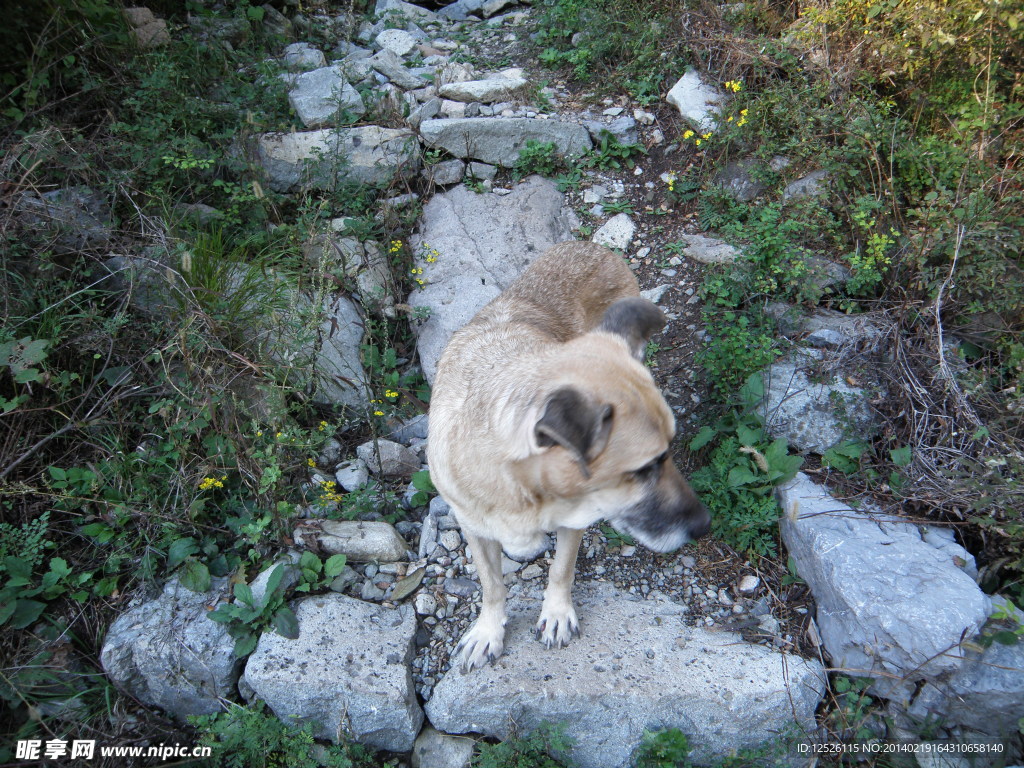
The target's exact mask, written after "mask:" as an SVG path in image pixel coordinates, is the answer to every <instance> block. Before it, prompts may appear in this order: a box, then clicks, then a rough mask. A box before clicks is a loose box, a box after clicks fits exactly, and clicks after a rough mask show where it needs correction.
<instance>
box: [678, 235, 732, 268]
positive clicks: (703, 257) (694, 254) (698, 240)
mask: <svg viewBox="0 0 1024 768" xmlns="http://www.w3.org/2000/svg"><path fill="white" fill-rule="evenodd" d="M679 239H680V240H682V241H683V242H684V243H685V244H686V247H685V248H684V249H683V254H684V255H685V256H686V258H688V259H693V260H694V261H699V262H700V263H701V264H732V263H733V262H734V261H736V259H738V258H739V257H740V255H741V252H740V250H739V249H738V248H736V247H735V246H732V245H729V243H727V242H725V241H724V240H719V239H717V238H714V237H706V236H704V235H687V234H682V235H680V236H679Z"/></svg>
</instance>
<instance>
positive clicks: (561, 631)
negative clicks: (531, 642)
mask: <svg viewBox="0 0 1024 768" xmlns="http://www.w3.org/2000/svg"><path fill="white" fill-rule="evenodd" d="M581 541H583V531H580V530H576V529H575V528H559V529H558V532H557V534H556V545H555V559H554V561H553V562H552V563H551V567H550V568H549V569H548V588H547V589H546V590H544V603H543V605H542V606H541V609H540V620H539V621H538V622H537V629H536V635H537V639H538V640H540V641H541V642H542V643H544V645H546V646H547V647H548V648H550V647H551V646H555V647H557V648H561V647H562V646H563V645H568V644H569V641H570V640H571V639H572V638H573V637H575V636H577V635H579V634H580V622H579V619H578V618H576V609H575V608H574V607H573V605H572V583H573V579H574V578H575V576H576V555H577V554H578V553H579V551H580V542H581Z"/></svg>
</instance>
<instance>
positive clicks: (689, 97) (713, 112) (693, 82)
mask: <svg viewBox="0 0 1024 768" xmlns="http://www.w3.org/2000/svg"><path fill="white" fill-rule="evenodd" d="M666 101H668V103H669V104H671V105H672V106H674V107H675V108H676V109H678V110H679V114H680V115H682V116H683V117H684V118H685V119H686V120H687V121H688V122H689V123H690V124H691V125H693V126H694V127H695V128H698V129H700V130H702V131H710V130H712V129H713V128H714V127H715V125H716V123H717V121H718V114H719V112H720V111H721V107H722V105H723V104H724V103H725V101H726V96H725V94H724V93H722V92H721V91H719V90H718V89H717V88H715V87H714V86H713V85H710V84H709V83H706V82H705V81H704V78H702V77H701V75H700V73H699V72H697V70H695V69H688V70H687V71H686V74H684V75H683V76H682V77H681V78H679V80H677V81H676V84H675V85H673V86H672V88H671V89H670V90H669V92H668V96H667V97H666Z"/></svg>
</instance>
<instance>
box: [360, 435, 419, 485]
mask: <svg viewBox="0 0 1024 768" xmlns="http://www.w3.org/2000/svg"><path fill="white" fill-rule="evenodd" d="M356 456H358V457H359V458H360V459H362V460H363V462H365V464H366V466H367V467H369V469H370V472H372V473H373V474H375V475H380V476H382V477H405V478H408V477H411V476H412V473H413V472H416V471H418V470H419V468H420V459H419V456H417V455H416V451H414V450H412V449H411V448H407V447H406V446H404V445H402V444H401V443H396V442H393V441H391V440H380V439H378V440H369V441H367V442H365V443H363V444H362V445H360V446H359V447H357V448H356Z"/></svg>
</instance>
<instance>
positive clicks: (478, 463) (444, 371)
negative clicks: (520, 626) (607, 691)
mask: <svg viewBox="0 0 1024 768" xmlns="http://www.w3.org/2000/svg"><path fill="white" fill-rule="evenodd" d="M663 325H664V317H663V316H662V314H661V312H660V311H659V310H658V308H657V307H655V306H654V305H653V304H652V303H650V302H649V301H646V300H645V299H641V298H639V289H638V286H637V282H636V278H635V277H634V276H633V274H632V272H630V270H629V268H628V267H627V266H626V264H625V263H624V262H623V260H622V258H621V257H620V256H617V255H616V254H614V253H612V252H611V251H609V250H608V249H606V248H603V247H601V246H598V245H594V244H592V243H583V242H570V243H562V244H561V245H557V246H555V247H554V248H552V249H551V250H550V251H548V252H547V253H546V254H544V255H543V256H541V257H540V258H538V259H537V260H536V261H535V262H534V263H533V264H532V265H531V266H530V267H529V268H528V269H527V270H526V271H525V272H524V273H523V275H522V276H521V277H520V278H519V279H518V280H517V281H516V282H515V283H514V284H513V285H512V286H510V287H509V288H508V290H506V291H505V292H503V293H502V294H501V295H500V296H498V297H497V298H496V299H494V300H493V301H492V302H490V303H489V304H488V305H487V306H486V307H484V308H483V309H482V310H480V312H479V313H478V314H477V315H476V317H474V318H473V320H471V321H470V322H469V323H468V324H467V325H466V326H465V327H463V328H462V329H461V330H459V331H458V332H456V333H455V334H454V335H453V336H452V338H451V340H450V341H449V342H448V346H447V348H446V349H445V352H444V354H443V356H442V357H441V361H440V363H439V365H438V372H437V377H436V379H435V382H434V389H433V393H432V397H431V405H430V440H429V447H428V451H427V452H428V461H429V463H430V471H431V479H432V480H433V482H434V484H435V485H436V487H437V489H438V491H439V492H440V493H441V495H442V496H443V497H444V498H445V500H446V501H448V503H449V504H450V505H451V507H452V510H453V512H454V513H455V515H456V517H457V519H458V521H459V524H460V526H461V527H462V530H463V532H464V533H465V535H466V539H467V541H468V542H469V547H470V550H471V552H472V554H473V560H474V562H475V563H476V567H477V573H478V574H479V577H480V584H481V587H482V589H483V606H482V609H481V611H480V616H479V618H478V619H477V621H476V622H475V623H474V625H473V626H472V627H471V628H470V630H469V631H468V632H467V633H466V635H465V636H464V637H463V638H462V641H461V642H460V645H459V654H460V656H461V659H460V661H461V664H462V668H463V671H468V670H470V669H473V668H475V667H478V666H481V665H483V664H484V663H485V662H486V661H487V660H493V659H495V658H497V657H498V656H499V655H500V654H501V652H502V648H503V646H504V634H505V630H504V625H505V619H506V616H505V596H506V593H507V590H506V589H505V586H504V583H503V582H502V574H501V551H502V549H503V548H504V550H505V551H506V552H507V553H508V554H509V555H511V556H512V557H514V558H517V559H520V560H522V559H528V558H531V557H536V556H537V555H539V554H540V553H541V552H543V550H544V549H545V542H546V535H545V534H546V533H547V532H550V531H555V532H556V542H557V544H556V550H555V558H554V562H553V563H552V564H551V568H550V572H549V574H548V587H547V590H546V591H545V593H544V602H543V605H542V608H541V614H540V620H539V622H538V624H537V634H538V638H539V639H540V640H541V641H542V642H544V643H545V644H546V645H547V646H548V647H550V646H552V645H556V646H561V645H565V644H566V643H568V641H569V640H570V639H571V638H572V637H573V636H574V635H576V634H578V633H579V622H578V620H577V617H576V612H575V609H574V608H573V604H572V598H571V596H570V592H571V589H572V582H573V573H574V570H575V566H576V555H577V552H578V550H579V545H580V541H581V540H582V537H583V529H585V528H586V527H587V526H589V525H591V524H592V523H595V522H597V521H598V520H601V519H607V520H609V521H610V522H611V523H612V524H613V525H614V526H615V527H616V528H618V529H619V530H621V531H623V532H624V533H628V534H630V535H632V536H634V537H636V539H637V540H639V541H640V543H642V544H644V545H645V546H647V547H650V548H651V549H654V550H656V551H659V552H667V551H670V550H673V549H675V548H677V547H679V546H681V545H682V544H684V543H686V542H687V541H688V540H690V539H694V538H697V537H699V536H701V535H703V534H704V533H706V532H707V530H708V527H709V525H710V518H709V516H708V513H707V510H706V509H705V508H704V507H703V506H702V505H701V503H700V501H699V500H698V499H697V497H696V496H695V495H694V493H693V491H692V490H691V489H690V487H689V486H688V485H687V483H686V481H685V480H684V479H683V477H682V475H681V474H680V473H679V470H678V469H677V468H676V467H675V466H674V464H673V463H672V461H671V458H670V456H669V444H670V443H671V441H672V438H673V436H674V434H675V424H674V419H673V417H672V412H671V410H670V409H669V407H668V405H667V404H666V403H665V400H664V398H663V397H662V396H661V393H660V392H659V391H658V388H657V386H656V385H655V383H654V379H653V378H652V377H651V374H650V372H649V371H648V370H647V368H646V367H645V366H644V365H643V362H642V361H643V358H644V353H645V349H646V344H647V340H648V339H649V338H650V337H651V336H652V335H653V334H654V333H656V332H657V331H658V330H660V328H661V327H662V326H663Z"/></svg>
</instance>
